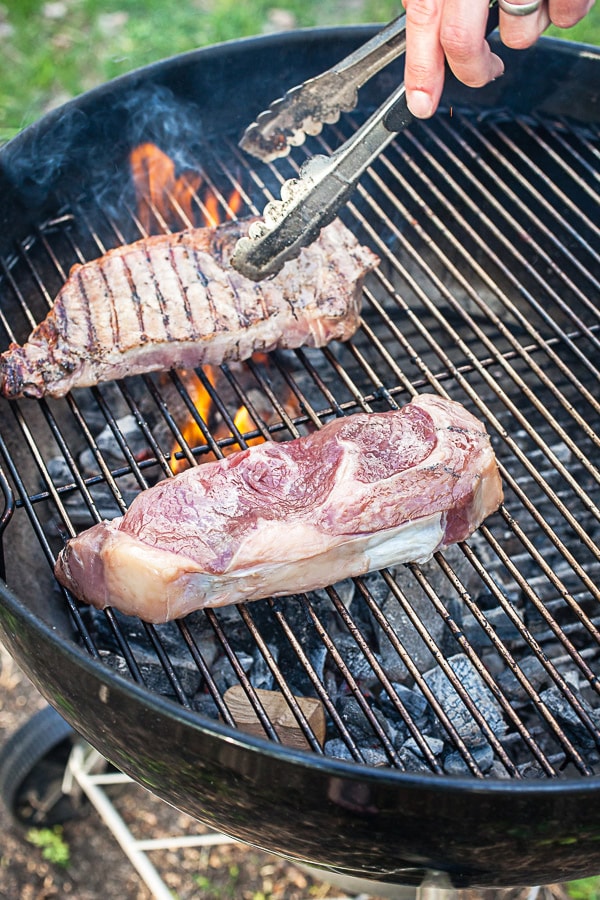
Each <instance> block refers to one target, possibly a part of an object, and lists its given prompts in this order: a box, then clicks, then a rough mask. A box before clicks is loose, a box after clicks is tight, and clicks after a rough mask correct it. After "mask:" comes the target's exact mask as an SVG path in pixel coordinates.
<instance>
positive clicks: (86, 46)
mask: <svg viewBox="0 0 600 900" xmlns="http://www.w3.org/2000/svg"><path fill="white" fill-rule="evenodd" d="M400 11H401V4H400V2H399V0H362V2H361V0H357V2H355V3H352V4H348V3H347V2H345V0H277V2H274V0H253V2H250V3H240V2H239V0H179V2H177V3H167V2H165V0H144V2H140V0H4V2H3V3H2V2H1V0H0V142H2V141H4V140H7V139H8V138H10V137H12V136H13V135H14V134H16V133H17V132H18V131H20V130H21V129H22V128H23V127H25V126H26V125H28V124H29V123H30V122H33V121H35V120H36V119H38V118H39V117H40V116H41V115H42V114H43V113H44V112H46V111H47V110H48V109H50V108H52V107H54V106H57V105H59V104H60V103H62V102H64V101H65V100H67V99H69V98H70V97H74V96H76V95H78V94H80V93H82V92H83V91H85V90H88V89H89V88H91V87H93V86H94V85H96V84H100V83H102V82H104V81H108V80H109V79H111V78H114V77H116V76H118V75H122V74H124V73H125V72H128V71H130V70H132V69H136V68H139V67H140V66H143V65H146V64H148V63H150V62H154V61H155V60H158V59H163V58H165V57H169V56H173V55H175V54H177V53H182V52H184V51H186V50H191V49H194V48H195V47H201V46H206V45H207V44H214V43H218V42H220V41H226V40H230V39H234V38H239V37H244V36H247V35H252V34H260V33H262V32H265V31H270V30H273V29H274V28H278V27H279V28H281V27H283V28H286V27H308V26H315V25H316V26H325V25H344V24H350V23H352V22H356V23H358V22H383V21H387V20H388V19H391V18H392V17H393V16H395V15H397V14H398V13H399V12H400ZM550 33H552V34H560V35H561V36H565V37H572V38H573V39H575V40H579V41H584V42H587V43H599V44H600V7H596V8H594V9H593V10H592V11H591V12H590V13H589V15H588V16H587V17H586V19H585V20H584V21H583V22H581V23H580V24H579V25H578V26H577V27H576V28H574V29H571V30H570V31H568V32H559V31H558V29H551V32H550Z"/></svg>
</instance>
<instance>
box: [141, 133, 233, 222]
mask: <svg viewBox="0 0 600 900" xmlns="http://www.w3.org/2000/svg"><path fill="white" fill-rule="evenodd" d="M129 165H130V169H131V177H132V179H133V184H134V187H135V192H136V201H137V211H138V216H139V219H140V222H141V225H142V227H143V228H144V229H145V231H146V232H147V233H148V234H152V233H153V232H156V231H165V230H167V229H169V228H170V227H171V226H173V227H175V228H181V227H184V228H192V227H193V226H194V225H196V224H203V225H208V226H210V227H213V228H214V226H215V225H218V224H219V222H221V221H222V219H223V218H224V216H223V215H221V214H220V212H221V210H220V207H222V208H223V212H224V213H225V214H226V216H227V217H228V218H230V219H233V218H235V217H236V215H237V213H238V212H239V210H240V207H241V205H242V198H241V195H240V192H239V191H238V190H237V189H235V190H234V191H233V192H232V194H231V196H230V197H229V198H227V199H224V198H223V197H217V195H216V194H215V192H214V191H213V190H212V189H210V188H208V189H207V190H206V192H205V196H204V197H203V198H201V197H200V196H199V193H198V192H199V190H200V188H201V186H202V182H203V178H202V175H201V174H200V173H199V172H195V171H192V170H185V171H184V172H181V173H179V174H178V173H177V170H176V166H175V162H174V161H173V160H172V159H171V157H170V156H168V155H167V154H166V153H164V152H163V151H162V150H161V149H160V147H157V146H156V144H151V143H144V144H139V146H137V147H136V148H135V149H134V150H132V151H131V154H130V157H129Z"/></svg>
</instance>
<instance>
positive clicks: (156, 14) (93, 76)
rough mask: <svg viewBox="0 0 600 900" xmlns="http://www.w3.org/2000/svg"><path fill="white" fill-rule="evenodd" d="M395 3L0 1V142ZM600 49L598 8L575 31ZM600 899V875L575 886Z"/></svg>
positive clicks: (585, 897) (378, 14)
mask: <svg viewBox="0 0 600 900" xmlns="http://www.w3.org/2000/svg"><path fill="white" fill-rule="evenodd" d="M400 11H401V6H400V3H398V2H395V0H278V2H277V3H276V5H274V4H273V2H272V0H246V2H244V0H5V2H4V3H1V2H0V143H3V142H4V141H6V140H9V139H10V138H11V137H13V136H14V135H15V134H17V133H18V132H19V131H20V130H21V129H22V128H24V127H25V126H26V125H28V124H30V123H31V122H33V121H35V120H36V119H38V118H39V117H40V116H41V115H43V113H44V112H46V111H47V110H49V109H51V108H53V107H55V106H58V105H60V104H61V103H63V102H64V101H66V100H68V99H70V98H71V97H74V96H76V95H78V94H80V93H82V92H83V91H86V90H88V89H89V88H91V87H93V86H95V85H97V84H100V83H102V82H104V81H107V80H109V79H111V78H114V77H115V76H117V75H122V74H124V73H125V72H128V71H130V70H132V69H135V68H138V67H140V66H143V65H146V64H147V63H150V62H153V61H155V60H158V59H163V58H165V57H168V56H172V55H175V54H178V53H182V52H184V51H186V50H191V49H193V48H195V47H200V46H204V45H207V44H213V43H217V42H220V41H225V40H230V39H233V38H238V37H243V36H246V35H251V34H260V33H264V32H269V31H277V30H286V29H290V28H296V27H307V26H314V25H321V26H323V25H343V24H351V23H359V22H383V21H387V20H388V19H391V18H392V17H393V16H395V15H398V13H399V12H400ZM548 33H549V34H552V35H555V36H559V37H564V38H567V39H573V40H578V41H583V42H585V43H590V44H597V45H600V6H598V5H597V6H596V7H594V8H593V9H592V11H591V12H590V13H589V14H588V16H587V17H586V18H585V19H584V20H583V21H582V22H580V23H579V25H577V26H576V27H575V28H572V29H570V30H569V31H563V32H561V31H559V30H558V29H556V28H551V29H549V32H548ZM567 890H568V893H569V895H570V896H571V897H572V898H577V900H600V878H598V879H596V878H593V879H585V880H584V881H582V882H576V883H573V884H571V885H569V886H568V888H567Z"/></svg>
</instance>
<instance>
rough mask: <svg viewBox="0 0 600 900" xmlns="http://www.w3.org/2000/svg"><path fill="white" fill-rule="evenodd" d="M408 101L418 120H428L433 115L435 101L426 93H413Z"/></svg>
mask: <svg viewBox="0 0 600 900" xmlns="http://www.w3.org/2000/svg"><path fill="white" fill-rule="evenodd" d="M406 100H407V103H408V108H409V109H410V111H411V113H412V114H413V116H416V117H417V119H428V118H429V116H432V115H433V100H432V99H431V97H430V96H429V94H426V93H425V91H411V93H410V96H409V97H407V98H406Z"/></svg>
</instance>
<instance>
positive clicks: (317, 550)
mask: <svg viewBox="0 0 600 900" xmlns="http://www.w3.org/2000/svg"><path fill="white" fill-rule="evenodd" d="M501 501H502V488H501V483H500V476H499V473H498V469H497V465H496V460H495V457H494V452H493V450H492V447H491V444H490V440H489V438H488V435H487V434H486V432H485V429H484V427H483V425H482V424H481V422H479V421H478V420H477V419H476V418H474V416H472V415H471V413H469V412H467V410H466V409H465V408H464V407H462V406H461V405H460V404H458V403H456V402H454V401H450V400H445V399H442V398H441V397H438V396H435V395H431V394H424V395H421V396H419V397H417V398H415V399H414V400H412V402H411V403H409V404H408V405H407V406H405V407H404V408H403V409H401V410H392V411H390V412H384V413H372V414H363V413H359V414H356V415H353V416H348V417H347V418H340V419H335V420H333V421H332V422H330V423H329V424H327V425H325V426H323V428H322V429H321V430H319V431H317V432H314V433H312V434H309V435H307V436H305V437H301V438H297V439H296V440H292V441H288V442H284V443H275V442H267V443H264V444H260V445H257V446H253V447H251V448H249V449H248V450H243V451H240V452H239V453H234V454H231V455H230V456H227V457H225V458H224V459H221V460H218V461H216V462H209V463H205V464H203V465H200V466H197V467H196V468H193V469H188V470H187V471H185V472H182V473H181V474H180V475H177V476H175V477H174V478H170V479H168V480H166V481H162V482H160V483H159V484H157V485H155V486H154V487H152V488H149V489H148V490H146V491H143V492H142V493H141V494H139V495H138V496H137V497H136V499H135V500H134V502H133V503H132V505H131V507H130V509H129V510H128V511H127V513H126V514H125V516H123V517H119V518H117V519H114V520H113V521H110V522H108V521H105V522H101V523H99V524H98V525H95V526H93V527H92V528H90V529H88V530H87V531H85V532H83V533H82V534H80V535H79V536H77V537H75V538H73V539H72V540H70V541H69V542H68V543H67V545H66V546H65V548H64V549H63V551H62V552H61V554H60V556H59V559H58V561H57V564H56V569H55V572H56V577H57V578H58V580H59V581H60V582H61V584H63V585H64V586H65V587H67V588H69V589H70V590H71V591H72V593H73V594H74V595H75V596H76V597H77V598H79V599H80V600H84V601H87V602H88V603H91V604H93V605H94V606H97V607H99V608H103V607H105V606H114V607H117V608H118V609H120V610H121V611H122V612H124V613H126V614H130V615H138V616H140V617H141V618H142V619H144V620H146V621H148V622H165V621H167V620H169V619H174V618H179V617H181V616H184V615H186V614H187V613H189V612H191V611H192V610H194V609H199V608H202V607H205V606H225V605H227V604H229V603H237V602H239V601H242V600H256V599H259V598H261V597H267V596H272V595H281V594H290V593H295V592H298V591H308V590H314V589H316V588H321V587H324V586H325V585H328V584H332V583H333V582H336V581H339V580H341V579H343V578H347V577H350V576H356V575H362V574H365V573H366V572H369V571H371V570H373V569H379V568H383V567H385V566H390V565H396V564H399V563H405V562H409V561H415V562H423V561H425V560H427V559H429V558H430V557H431V555H432V554H433V553H434V552H435V551H436V550H440V549H443V548H444V547H446V546H447V545H448V544H451V543H454V542H456V541H462V540H464V539H466V538H467V537H468V536H469V535H470V534H471V533H472V532H473V531H474V530H475V529H476V528H477V527H478V526H479V525H480V524H481V522H482V521H483V520H484V519H485V518H486V516H488V515H489V514H490V513H491V512H493V511H494V510H495V509H497V507H498V506H499V504H500V503H501Z"/></svg>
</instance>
